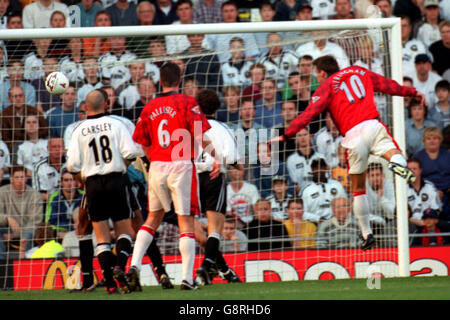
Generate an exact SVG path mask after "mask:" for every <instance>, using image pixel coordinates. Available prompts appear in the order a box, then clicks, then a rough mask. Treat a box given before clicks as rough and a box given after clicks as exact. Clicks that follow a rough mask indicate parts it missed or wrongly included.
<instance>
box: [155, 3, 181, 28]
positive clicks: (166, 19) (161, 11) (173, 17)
mask: <svg viewBox="0 0 450 320" xmlns="http://www.w3.org/2000/svg"><path fill="white" fill-rule="evenodd" d="M154 4H155V10H156V13H155V20H154V22H153V23H154V24H156V25H159V24H172V23H174V22H175V21H178V20H179V18H178V15H177V8H176V5H175V3H174V2H173V1H171V0H156V1H154Z"/></svg>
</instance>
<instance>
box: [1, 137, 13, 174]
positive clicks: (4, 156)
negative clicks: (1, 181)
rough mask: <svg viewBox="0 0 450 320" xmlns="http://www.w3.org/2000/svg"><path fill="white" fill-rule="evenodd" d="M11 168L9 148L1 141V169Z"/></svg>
mask: <svg viewBox="0 0 450 320" xmlns="http://www.w3.org/2000/svg"><path fill="white" fill-rule="evenodd" d="M10 166H11V159H10V153H9V149H8V146H7V145H6V143H4V142H3V141H2V140H0V169H5V167H10Z"/></svg>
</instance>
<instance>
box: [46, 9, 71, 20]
mask: <svg viewBox="0 0 450 320" xmlns="http://www.w3.org/2000/svg"><path fill="white" fill-rule="evenodd" d="M57 14H60V15H62V16H63V17H64V19H65V20H67V17H66V15H65V14H64V13H63V12H62V11H59V10H56V11H53V13H52V15H51V16H50V21H51V20H52V19H53V17H54V16H55V15H57Z"/></svg>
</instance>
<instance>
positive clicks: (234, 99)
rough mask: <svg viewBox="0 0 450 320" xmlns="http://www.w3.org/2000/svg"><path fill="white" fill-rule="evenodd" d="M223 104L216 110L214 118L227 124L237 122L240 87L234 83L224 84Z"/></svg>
mask: <svg viewBox="0 0 450 320" xmlns="http://www.w3.org/2000/svg"><path fill="white" fill-rule="evenodd" d="M222 97H223V101H224V105H223V106H222V107H220V109H219V110H217V113H216V118H217V120H219V121H222V122H226V123H227V124H228V125H234V124H237V123H238V121H239V107H240V98H241V89H239V87H237V86H234V85H229V86H225V87H223V89H222Z"/></svg>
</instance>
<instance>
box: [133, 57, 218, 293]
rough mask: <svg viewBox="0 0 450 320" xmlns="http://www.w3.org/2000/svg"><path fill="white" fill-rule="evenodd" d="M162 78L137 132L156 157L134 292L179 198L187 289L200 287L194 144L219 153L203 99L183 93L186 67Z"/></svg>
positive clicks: (168, 67) (164, 70) (172, 68)
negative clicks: (159, 90)
mask: <svg viewBox="0 0 450 320" xmlns="http://www.w3.org/2000/svg"><path fill="white" fill-rule="evenodd" d="M160 82H161V86H162V93H161V94H160V95H159V96H158V97H156V98H154V99H153V100H151V101H150V102H149V103H148V104H147V105H146V106H145V107H144V109H143V110H142V112H141V115H140V117H139V120H138V122H137V124H136V129H135V131H134V134H133V140H134V141H135V142H137V143H139V144H141V145H142V147H143V150H144V152H145V153H146V155H147V158H148V159H149V160H150V169H149V179H148V199H149V214H148V217H147V220H146V221H145V223H144V224H143V225H142V227H141V228H140V229H139V231H138V233H137V236H136V241H135V245H134V250H133V257H132V259H131V267H130V269H129V271H128V279H129V282H130V286H131V289H132V290H133V288H135V287H139V286H140V284H139V276H138V273H139V271H140V266H141V264H142V258H143V256H144V254H145V252H146V250H147V247H148V246H149V245H150V243H151V242H152V240H153V236H154V234H155V230H156V229H157V228H158V227H159V225H160V224H161V222H162V220H163V217H164V213H165V212H168V211H170V207H171V203H172V202H173V206H174V209H175V212H176V213H177V217H178V226H179V228H180V239H179V247H180V253H181V258H182V280H183V281H182V283H181V289H182V290H195V289H197V288H198V287H197V285H196V284H195V282H194V281H193V268H194V259H195V238H194V215H198V214H200V207H199V199H198V194H199V191H198V181H197V173H196V171H195V165H194V163H193V159H194V158H195V154H194V145H195V142H196V141H197V142H198V143H199V144H200V145H202V147H203V149H204V150H210V151H209V152H210V154H211V156H213V157H214V156H215V150H214V148H213V147H212V145H211V146H210V141H205V140H204V139H203V133H204V132H205V131H207V130H208V129H209V128H210V127H211V126H210V125H209V123H208V120H207V119H206V117H205V115H204V114H203V113H202V111H201V110H200V107H199V106H198V103H197V101H196V100H195V99H194V98H192V97H189V96H186V95H184V94H180V93H178V92H177V91H178V88H179V85H180V82H181V71H180V68H179V67H178V66H177V65H176V64H174V63H166V64H165V65H163V66H162V67H161V70H160Z"/></svg>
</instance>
